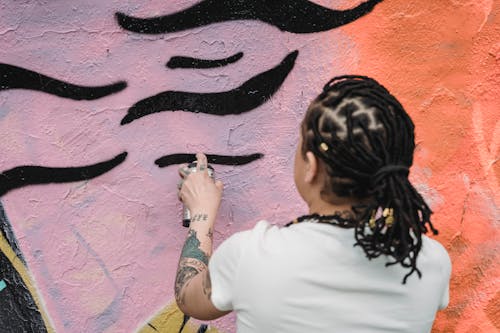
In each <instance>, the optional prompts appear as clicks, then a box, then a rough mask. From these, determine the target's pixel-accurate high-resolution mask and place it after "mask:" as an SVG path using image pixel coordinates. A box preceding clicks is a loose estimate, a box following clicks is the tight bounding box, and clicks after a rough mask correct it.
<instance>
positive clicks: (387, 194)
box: [301, 75, 437, 284]
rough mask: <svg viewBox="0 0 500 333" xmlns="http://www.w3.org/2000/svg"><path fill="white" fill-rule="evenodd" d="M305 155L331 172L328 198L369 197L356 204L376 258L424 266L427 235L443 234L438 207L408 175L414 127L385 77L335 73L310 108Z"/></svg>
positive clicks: (366, 244) (358, 231) (361, 236)
mask: <svg viewBox="0 0 500 333" xmlns="http://www.w3.org/2000/svg"><path fill="white" fill-rule="evenodd" d="M302 137H303V138H304V140H303V145H302V147H301V148H302V154H303V155H304V156H305V153H306V151H312V152H313V153H314V154H315V155H316V156H317V157H319V158H320V160H322V161H323V162H324V163H323V164H324V167H325V170H326V173H327V174H328V177H327V180H326V184H325V187H324V188H323V189H322V192H321V193H322V195H324V194H328V193H333V194H335V195H337V196H339V197H353V198H369V200H367V201H366V202H367V204H366V206H364V207H363V209H359V208H356V207H353V210H354V211H355V212H356V213H357V214H358V216H359V218H360V223H357V224H356V226H355V239H356V243H355V245H357V246H361V248H362V249H363V250H364V252H365V254H366V256H367V257H368V258H369V259H372V258H377V257H379V256H381V255H387V256H389V257H391V258H392V259H393V260H391V261H389V262H388V263H387V264H386V266H389V265H394V264H398V263H399V264H401V265H402V266H403V267H405V268H409V269H410V271H409V272H408V273H407V274H406V275H405V277H404V278H403V284H404V283H406V280H407V278H408V277H409V276H410V275H411V274H412V273H414V272H416V273H417V274H418V276H419V277H421V276H422V274H421V272H420V270H419V269H418V268H417V265H416V263H417V256H418V254H419V252H420V249H421V247H422V233H426V232H427V231H428V228H430V230H431V231H432V232H433V233H434V234H437V230H436V229H435V228H434V227H433V225H432V223H431V221H430V216H431V214H432V211H431V210H430V209H429V207H428V206H427V204H426V203H425V201H424V199H423V198H422V196H421V195H420V194H419V193H418V192H417V191H416V189H415V188H414V187H413V185H412V184H411V183H410V181H409V180H408V172H409V171H408V170H409V167H410V166H411V165H412V163H413V151H414V149H415V142H414V125H413V122H412V120H411V119H410V117H409V116H408V114H407V113H406V112H405V110H404V109H403V107H402V106H401V104H400V103H399V102H398V101H397V100H396V98H395V97H394V96H392V95H391V94H390V93H389V91H387V89H386V88H384V87H383V86H381V85H380V84H379V83H378V82H377V81H375V80H373V79H371V78H368V77H365V76H355V75H346V76H339V77H335V78H333V79H332V80H330V81H329V82H328V83H327V84H326V85H325V86H324V88H323V92H322V93H321V94H320V95H319V96H318V97H317V98H316V99H315V100H314V101H313V102H312V104H311V105H310V107H309V109H308V111H307V113H306V116H305V118H304V121H303V123H302Z"/></svg>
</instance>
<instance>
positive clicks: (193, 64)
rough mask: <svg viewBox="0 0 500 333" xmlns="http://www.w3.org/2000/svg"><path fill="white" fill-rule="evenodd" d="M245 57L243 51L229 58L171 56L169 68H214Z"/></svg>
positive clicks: (168, 63)
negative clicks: (211, 58)
mask: <svg viewBox="0 0 500 333" xmlns="http://www.w3.org/2000/svg"><path fill="white" fill-rule="evenodd" d="M242 57H243V52H238V53H236V54H235V55H232V56H230V57H228V58H224V59H213V60H208V59H198V58H191V57H181V56H175V57H172V58H170V60H169V61H168V62H167V67H168V68H172V69H175V68H214V67H222V66H227V65H229V64H232V63H235V62H237V61H238V60H240V59H241V58H242Z"/></svg>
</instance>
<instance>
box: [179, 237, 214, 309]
mask: <svg viewBox="0 0 500 333" xmlns="http://www.w3.org/2000/svg"><path fill="white" fill-rule="evenodd" d="M200 245H201V242H200V240H199V239H198V237H197V233H196V231H194V230H189V233H188V237H187V239H186V242H185V243H184V247H183V248H182V252H181V258H180V260H179V267H178V268H177V276H176V278H175V298H176V301H177V303H178V304H179V305H181V304H184V303H185V292H183V291H184V290H185V288H184V286H187V285H188V284H189V282H190V281H191V279H192V278H193V277H195V276H196V275H198V274H199V273H202V274H203V293H204V294H205V295H207V296H208V297H209V298H210V295H211V293H212V286H211V283H210V275H209V274H208V259H209V255H207V254H206V253H205V252H203V251H202V250H201V249H200Z"/></svg>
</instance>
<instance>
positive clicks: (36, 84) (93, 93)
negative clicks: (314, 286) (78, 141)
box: [0, 63, 127, 101]
mask: <svg viewBox="0 0 500 333" xmlns="http://www.w3.org/2000/svg"><path fill="white" fill-rule="evenodd" d="M126 87H127V83H126V82H124V81H119V82H116V83H113V84H110V85H106V86H91V87H90V86H79V85H74V84H71V83H68V82H64V81H60V80H57V79H54V78H52V77H49V76H45V75H43V74H40V73H38V72H34V71H30V70H28V69H26V68H22V67H17V66H13V65H9V64H3V63H0V91H1V90H7V89H28V90H36V91H42V92H46V93H49V94H52V95H56V96H59V97H63V98H69V99H72V100H76V101H80V100H94V99H98V98H101V97H104V96H108V95H111V94H114V93H117V92H119V91H121V90H123V89H125V88H126Z"/></svg>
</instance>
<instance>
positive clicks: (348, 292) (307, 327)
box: [210, 221, 450, 333]
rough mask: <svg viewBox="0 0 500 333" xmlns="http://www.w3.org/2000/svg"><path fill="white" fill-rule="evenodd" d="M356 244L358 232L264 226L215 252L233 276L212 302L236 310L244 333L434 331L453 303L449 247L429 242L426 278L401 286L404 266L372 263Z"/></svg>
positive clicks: (216, 289)
mask: <svg viewBox="0 0 500 333" xmlns="http://www.w3.org/2000/svg"><path fill="white" fill-rule="evenodd" d="M353 244H354V234H353V230H352V229H343V228H335V227H332V226H330V225H327V224H320V223H301V224H297V225H292V226H291V227H289V228H283V227H281V228H280V227H277V226H271V225H269V224H268V223H267V222H264V221H262V222H259V223H258V224H257V226H256V227H255V228H254V229H252V230H250V231H245V232H241V233H237V234H235V235H234V236H232V237H231V238H229V239H228V240H227V241H226V242H225V243H224V244H223V245H221V247H220V248H219V249H218V250H217V251H216V252H215V253H214V256H213V257H212V261H211V264H210V266H217V267H224V269H225V270H227V271H226V272H219V271H218V270H217V271H216V272H215V274H212V287H213V291H212V302H213V303H214V305H215V306H216V307H217V308H219V309H233V310H234V311H236V313H237V318H238V320H237V326H238V332H239V333H247V332H287V333H293V332H360V333H365V332H366V333H378V332H380V333H382V332H408V333H410V332H411V333H413V332H429V331H430V329H431V326H432V323H433V321H434V317H435V314H436V311H437V310H438V309H439V308H442V307H445V306H446V305H447V303H448V293H447V291H448V286H447V284H448V281H449V274H450V263H449V258H448V254H447V253H446V251H445V250H444V249H443V247H442V246H441V245H440V244H439V243H437V242H435V241H433V240H431V239H430V238H428V237H424V238H423V246H422V250H421V252H420V254H419V257H418V266H419V268H420V269H421V270H422V271H423V272H426V274H424V275H423V276H422V278H421V279H419V278H418V276H416V275H414V276H411V277H409V278H408V280H407V282H406V284H402V283H401V282H402V279H403V277H404V275H405V274H406V272H405V270H404V269H403V268H402V267H401V266H390V267H385V263H386V262H387V260H388V259H387V258H385V257H379V258H376V259H373V260H370V261H369V260H367V259H366V256H365V254H364V253H363V250H362V249H361V248H359V247H354V248H353ZM220 273H222V274H220ZM220 276H232V277H234V278H232V279H229V280H225V279H223V278H222V279H220V278H219V277H220Z"/></svg>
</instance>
